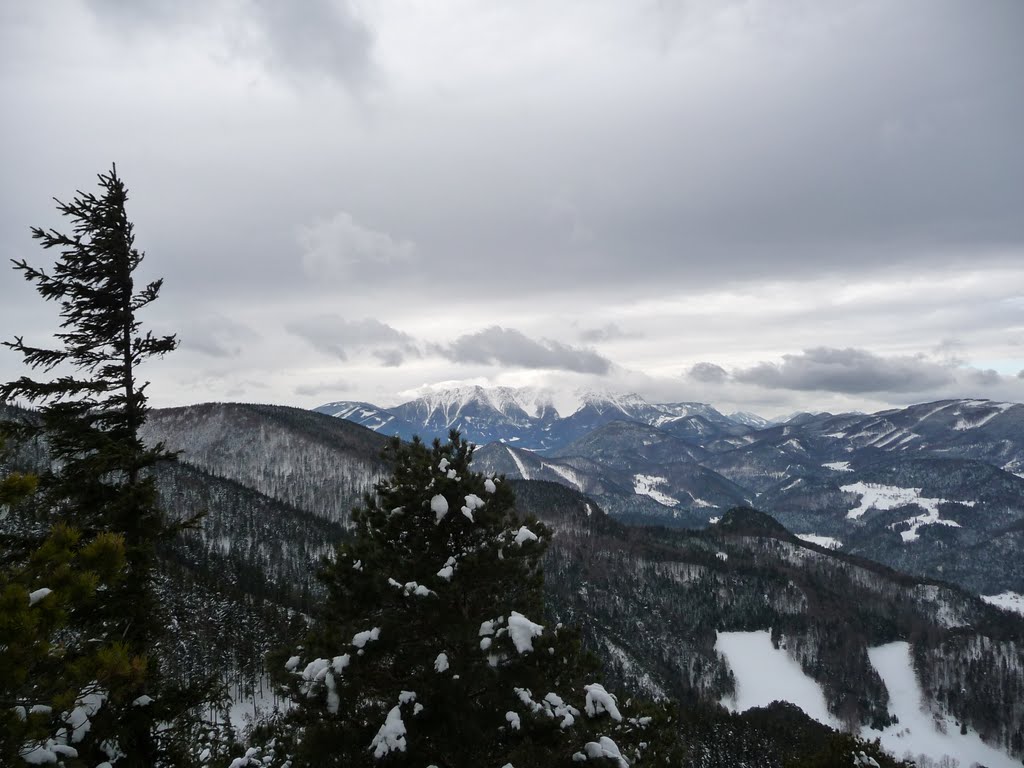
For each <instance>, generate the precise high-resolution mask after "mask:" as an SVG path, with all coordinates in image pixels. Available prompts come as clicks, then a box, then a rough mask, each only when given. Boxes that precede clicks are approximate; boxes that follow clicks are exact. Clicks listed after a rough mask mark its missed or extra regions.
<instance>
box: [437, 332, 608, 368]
mask: <svg viewBox="0 0 1024 768" xmlns="http://www.w3.org/2000/svg"><path fill="white" fill-rule="evenodd" d="M434 350H435V351H437V352H438V353H439V354H441V355H443V356H444V357H447V358H448V359H449V360H452V361H454V362H458V363H479V364H483V365H509V366H515V367H517V368H551V369H557V370H565V371H575V372H577V373H597V374H605V373H608V371H609V370H611V361H610V360H608V359H607V358H605V357H602V356H601V355H599V354H598V353H597V352H594V351H593V350H591V349H581V348H579V347H570V346H568V345H566V344H562V343H561V342H557V341H552V340H550V339H541V340H539V341H538V340H535V339H531V338H529V337H528V336H526V335H525V334H523V333H522V332H520V331H517V330H515V329H514V328H502V327H501V326H497V325H493V326H491V327H490V328H485V329H484V330H482V331H477V332H476V333H468V334H466V335H464V336H460V337H459V338H457V339H456V340H455V341H454V342H452V343H451V344H450V345H448V346H437V347H435V348H434Z"/></svg>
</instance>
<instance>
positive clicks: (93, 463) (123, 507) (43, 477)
mask: <svg viewBox="0 0 1024 768" xmlns="http://www.w3.org/2000/svg"><path fill="white" fill-rule="evenodd" d="M99 186H100V193H99V194H98V195H96V194H92V193H85V192H79V193H78V194H77V196H76V197H75V199H74V200H72V202H70V203H62V202H60V201H57V207H58V210H59V211H60V213H61V214H62V215H63V216H65V217H67V218H68V219H69V220H70V232H69V233H68V234H64V233H61V232H58V231H56V230H53V229H49V230H44V229H42V228H33V230H32V236H33V237H34V238H35V239H37V240H39V241H40V243H41V244H42V246H43V247H44V248H46V249H51V248H54V249H57V250H58V251H59V256H58V257H57V259H56V261H55V263H54V266H53V268H52V270H51V271H46V270H44V269H42V268H37V267H34V266H31V265H29V264H28V263H27V262H26V261H25V260H20V261H15V262H14V266H15V269H17V270H18V271H20V272H21V273H22V274H23V276H24V277H25V279H26V280H28V281H29V282H31V283H34V284H35V287H36V290H37V291H38V292H39V294H40V295H41V296H42V297H43V298H44V299H46V300H47V301H55V302H57V304H58V305H59V308H60V309H59V314H60V317H61V324H60V331H58V332H57V333H56V334H54V336H55V338H56V340H57V346H56V347H55V348H52V349H51V348H43V347H36V346H32V345H30V344H28V343H26V342H25V341H24V339H23V338H22V337H20V336H19V337H15V339H14V341H10V342H4V344H5V346H7V347H9V348H11V349H12V350H14V351H15V352H17V353H19V354H20V355H21V356H22V359H23V362H24V363H25V364H26V365H27V366H28V367H29V368H30V369H32V370H33V371H41V372H43V373H44V374H47V376H46V377H45V378H42V379H35V378H31V377H29V376H23V377H21V378H19V379H18V380H16V381H12V382H9V383H7V384H5V385H3V386H2V387H0V401H11V402H16V401H21V402H24V403H27V404H30V405H33V406H36V407H37V408H38V410H37V412H36V413H35V414H33V418H30V419H23V420H21V421H20V422H18V423H17V424H14V425H11V426H10V429H11V431H12V433H13V434H14V435H15V436H17V437H19V438H21V439H25V438H29V437H32V436H39V435H42V436H44V437H45V442H46V445H47V447H48V451H49V457H48V458H49V464H48V466H47V467H45V468H44V469H43V471H41V472H40V476H39V493H38V499H37V502H38V505H37V506H38V508H39V509H40V511H41V514H42V515H45V517H46V518H47V519H49V520H51V521H54V522H57V523H59V524H66V525H67V526H68V530H73V531H75V536H79V535H80V536H81V541H82V544H81V547H82V550H81V551H82V553H83V554H84V553H88V552H90V551H91V549H92V548H95V547H96V546H98V545H99V544H100V543H102V542H106V541H107V539H108V538H109V537H111V536H113V537H116V540H117V541H118V542H120V546H121V547H122V549H121V552H122V556H123V568H120V570H121V571H122V572H121V573H119V574H118V578H117V579H116V580H108V581H107V582H105V583H104V585H103V586H104V590H103V591H102V593H97V594H98V595H99V596H97V597H95V598H94V599H93V600H92V602H91V603H90V605H89V609H88V610H79V611H73V612H70V613H68V627H67V630H66V632H65V633H64V634H65V635H66V637H67V643H68V645H69V647H71V648H72V649H74V648H75V646H76V645H79V646H81V647H82V648H84V647H86V646H88V647H89V648H90V649H96V650H95V652H96V653H100V654H108V655H109V656H110V658H108V659H107V661H108V662H109V663H110V664H112V665H114V666H118V665H119V666H120V669H119V672H118V675H117V677H116V679H106V678H94V679H93V680H92V681H91V682H89V683H88V684H87V685H86V687H85V688H81V689H80V691H79V692H80V693H84V692H85V691H86V690H93V691H94V692H96V695H97V696H101V697H102V701H103V703H102V706H101V707H99V708H98V709H96V711H95V712H93V713H92V714H90V716H89V717H90V719H91V722H92V727H91V728H90V730H89V731H88V734H87V735H85V736H84V737H83V738H82V739H81V740H80V741H78V742H75V748H76V750H77V751H78V753H79V755H80V757H81V759H82V760H84V761H86V762H89V763H90V764H92V765H95V764H96V763H99V762H101V761H103V760H106V759H108V754H107V752H108V751H109V750H106V751H105V750H104V749H102V748H101V744H102V742H104V741H108V740H109V742H110V743H112V744H115V745H116V749H115V750H114V752H115V753H116V752H117V750H120V751H121V752H124V753H126V754H125V756H124V757H123V758H121V759H119V760H118V765H119V766H122V768H123V767H124V766H134V765H139V766H147V767H148V766H153V765H156V764H157V763H158V756H159V754H160V753H161V747H160V743H161V742H162V743H164V744H170V743H171V742H172V741H173V740H174V735H175V728H174V727H173V723H174V722H175V721H176V720H177V719H178V718H179V717H180V713H181V712H182V711H185V710H187V709H188V706H189V704H190V703H195V698H194V697H192V696H191V694H189V695H186V694H185V693H184V692H183V691H180V690H174V689H172V688H171V687H169V686H166V685H163V684H162V682H161V678H160V666H159V658H158V652H157V646H158V641H159V637H160V632H161V630H162V621H161V618H160V615H159V606H158V605H157V603H156V601H155V600H154V593H153V585H152V581H153V577H154V573H155V556H156V555H155V552H156V543H157V542H158V541H159V540H161V539H163V538H167V537H169V536H171V535H172V534H173V533H174V530H175V529H174V527H172V526H169V525H168V524H167V523H166V521H165V518H164V516H163V514H162V512H161V510H160V508H159V506H158V505H157V498H156V487H155V484H154V482H153V477H152V469H153V467H154V466H155V465H156V463H157V462H158V461H160V460H168V459H172V458H173V455H172V454H170V453H168V452H167V451H165V450H164V449H163V447H162V446H160V445H157V446H156V447H152V448H149V447H147V446H146V445H145V444H144V443H143V442H142V440H141V439H140V436H139V429H140V427H141V426H142V425H143V424H144V422H145V419H146V413H147V407H146V402H147V398H146V394H145V390H146V384H144V383H140V382H139V381H138V380H137V368H138V366H139V365H140V364H141V363H142V362H143V361H145V360H146V359H148V358H151V357H154V356H161V355H163V354H164V353H166V352H169V351H171V350H173V349H174V348H175V347H176V346H177V341H176V339H175V338H174V337H173V336H154V335H153V334H152V333H150V332H143V331H142V330H141V324H140V321H139V319H138V318H137V313H138V312H139V311H140V310H142V309H143V308H145V307H146V306H147V305H149V304H150V303H151V302H153V301H154V300H156V298H157V296H158V295H159V291H160V285H161V281H160V280H157V281H155V282H152V283H149V284H147V285H145V286H143V287H141V288H139V289H136V287H135V284H134V277H133V275H134V272H135V270H136V269H137V267H138V266H139V264H140V263H141V262H142V259H143V255H142V253H140V252H139V251H138V250H137V249H136V247H135V237H134V232H133V225H132V223H131V222H130V221H129V220H128V217H127V214H126V212H125V203H126V201H127V199H128V194H127V190H126V188H125V186H124V184H123V183H122V181H121V180H120V179H119V178H118V176H117V172H116V169H113V168H112V169H111V171H110V172H109V173H106V174H100V176H99ZM79 532H80V533H79ZM75 545H77V539H76V544H75ZM75 545H73V544H68V545H67V546H66V547H65V548H66V549H67V551H69V552H73V551H74V546H75ZM108 549H109V548H108ZM94 565H96V564H94ZM96 568H99V566H98V565H96ZM101 570H102V569H101ZM76 653H84V651H83V650H81V648H79V649H76V650H74V651H68V652H67V653H66V654H63V655H62V656H61V660H58V662H57V664H58V665H59V664H61V663H63V667H62V668H63V670H64V671H65V673H66V675H67V676H68V680H69V684H70V683H71V682H73V681H74V680H75V679H77V678H76V677H75V674H74V671H73V670H72V666H73V664H72V661H71V660H72V659H73V658H74V656H75V654H76ZM192 693H195V692H192ZM142 695H146V696H149V697H152V699H153V703H152V704H150V705H148V706H143V705H137V704H133V702H135V700H136V699H137V698H138V697H140V696H142ZM71 703H72V704H73V703H74V701H73V700H72V702H71ZM161 721H163V722H166V723H171V724H172V727H170V728H167V727H161V728H160V729H159V730H160V731H162V734H163V735H159V736H158V734H157V731H158V728H157V724H158V723H159V722H161Z"/></svg>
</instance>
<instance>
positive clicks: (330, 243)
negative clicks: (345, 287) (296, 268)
mask: <svg viewBox="0 0 1024 768" xmlns="http://www.w3.org/2000/svg"><path fill="white" fill-rule="evenodd" d="M298 240H299V244H300V246H301V247H302V250H303V253H302V266H303V269H304V271H305V272H306V274H307V275H308V276H309V277H312V278H315V279H319V280H322V279H324V278H327V279H334V280H337V279H350V278H352V277H353V276H354V274H356V273H357V271H358V272H359V273H361V274H360V277H361V278H362V279H367V278H369V277H371V276H373V275H375V274H376V273H377V271H378V270H380V269H382V268H383V269H387V268H389V267H392V266H399V265H402V264H405V263H408V262H410V261H412V260H413V258H414V256H415V253H416V246H415V245H414V244H413V243H412V242H410V241H408V240H398V239H396V238H394V237H392V236H391V235H389V234H387V233H386V232H378V231H376V230H374V229H371V228H369V227H366V226H363V225H362V224H360V223H359V222H358V221H356V220H355V219H354V218H353V217H352V214H350V213H348V212H346V211H339V212H338V213H336V214H335V215H334V216H332V217H331V218H330V219H324V220H320V221H316V222H314V223H313V224H311V225H308V226H304V227H301V228H300V229H299V232H298Z"/></svg>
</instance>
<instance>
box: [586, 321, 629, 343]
mask: <svg viewBox="0 0 1024 768" xmlns="http://www.w3.org/2000/svg"><path fill="white" fill-rule="evenodd" d="M638 336H639V334H636V333H627V332H626V331H624V330H622V329H621V328H620V327H619V326H618V325H616V324H615V323H608V324H607V325H603V326H601V327H600V328H584V329H582V330H581V331H580V340H581V341H585V342H587V343H588V344H593V343H594V342H598V341H614V340H615V339H635V338H637V337H638Z"/></svg>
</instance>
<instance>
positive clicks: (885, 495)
mask: <svg viewBox="0 0 1024 768" xmlns="http://www.w3.org/2000/svg"><path fill="white" fill-rule="evenodd" d="M839 490H841V491H845V492H846V493H856V494H859V495H860V497H861V499H860V503H859V504H858V505H857V506H856V507H854V508H853V509H851V510H850V511H849V512H847V513H846V517H847V519H848V520H856V519H858V518H859V517H861V516H862V515H863V514H864V513H865V512H867V511H868V510H869V509H878V510H883V511H884V510H888V509H896V508H898V507H902V506H906V505H907V504H916V505H917V506H919V507H921V509H923V510H924V514H922V515H915V516H914V517H910V518H907V519H906V520H904V521H903V522H904V523H908V524H909V525H910V530H908V531H902V532H901V533H900V535H901V536H902V537H903V541H904V542H909V541H916V540H917V538H918V535H917V531H918V529H919V528H920V527H921V526H924V525H948V526H950V527H952V528H959V527H960V523H958V522H956V521H955V520H943V519H942V518H941V517H940V516H939V504H947V503H951V502H949V500H948V499H929V498H926V497H924V496H922V495H921V489H920V488H899V487H898V486H895V485H881V484H878V483H863V482H857V483H852V484H851V485H844V486H841V487H840V488H839ZM952 503H956V504H963V505H964V506H968V507H973V506H974V504H975V502H973V501H957V502H952ZM894 525H899V523H896V524H894Z"/></svg>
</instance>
